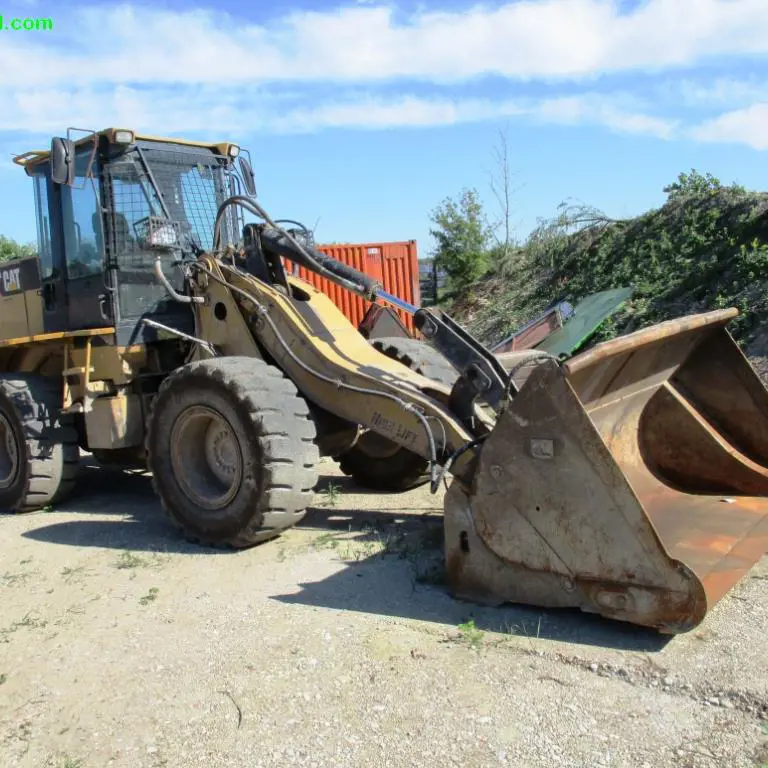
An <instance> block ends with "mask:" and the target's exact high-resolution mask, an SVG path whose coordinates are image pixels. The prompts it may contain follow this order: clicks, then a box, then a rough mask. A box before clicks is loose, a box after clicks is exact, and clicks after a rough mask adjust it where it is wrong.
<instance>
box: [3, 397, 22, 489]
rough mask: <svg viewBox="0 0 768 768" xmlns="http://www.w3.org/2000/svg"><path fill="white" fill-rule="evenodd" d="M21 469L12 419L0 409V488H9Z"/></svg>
mask: <svg viewBox="0 0 768 768" xmlns="http://www.w3.org/2000/svg"><path fill="white" fill-rule="evenodd" d="M18 471H19V444H18V442H17V440H16V435H15V433H14V431H13V427H12V426H11V421H10V419H9V418H8V416H6V415H5V414H4V413H3V412H2V411H0V488H8V486H10V485H11V484H12V483H13V481H14V480H15V479H16V475H17V473H18Z"/></svg>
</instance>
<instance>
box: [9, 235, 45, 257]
mask: <svg viewBox="0 0 768 768" xmlns="http://www.w3.org/2000/svg"><path fill="white" fill-rule="evenodd" d="M36 254H37V248H36V247H35V246H34V245H32V244H26V245H23V244H22V243H17V242H16V241H15V240H11V238H10V237H5V236H4V235H0V262H1V261H10V260H11V259H22V258H24V257H25V256H35V255H36Z"/></svg>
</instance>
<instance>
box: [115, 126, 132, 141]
mask: <svg viewBox="0 0 768 768" xmlns="http://www.w3.org/2000/svg"><path fill="white" fill-rule="evenodd" d="M112 140H113V141H114V142H115V144H133V142H134V140H135V136H134V133H133V131H125V130H122V129H121V130H118V131H115V133H114V135H113V137H112Z"/></svg>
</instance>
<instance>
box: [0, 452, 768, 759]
mask: <svg viewBox="0 0 768 768" xmlns="http://www.w3.org/2000/svg"><path fill="white" fill-rule="evenodd" d="M86 463H87V462H86ZM323 473H324V475H325V477H324V480H323V484H322V485H321V486H320V492H319V493H318V494H317V503H316V506H315V507H314V508H313V509H312V511H311V512H310V513H309V515H308V516H307V518H306V519H305V521H304V522H303V523H302V524H301V526H299V527H297V528H296V529H294V530H292V531H290V532H288V533H287V534H285V535H284V536H282V537H281V538H280V539H277V540H275V541H272V542H269V543H267V544H264V545H262V546H259V547H256V548H254V549H252V550H250V551H246V552H239V553H225V552H215V551H210V550H206V549H203V548H200V547H195V546H192V545H189V544H186V543H184V542H182V541H180V540H179V538H178V537H177V535H176V533H175V532H174V531H173V530H172V529H171V528H170V527H169V526H168V525H167V524H166V523H165V521H164V520H163V517H162V515H161V513H160V509H159V505H158V503H157V501H156V500H155V498H154V496H153V495H152V491H151V488H150V483H149V478H148V477H147V476H146V475H136V476H130V475H128V474H127V473H121V472H118V471H116V470H106V469H100V468H97V467H95V466H93V465H89V466H86V467H85V468H84V470H83V482H82V488H83V490H82V492H81V495H80V496H79V497H77V498H75V499H73V500H72V501H70V502H69V503H68V504H66V505H64V506H62V507H61V508H59V509H57V510H55V511H48V512H42V513H38V514H34V515H28V516H18V517H5V518H3V519H2V520H0V596H1V598H2V603H3V610H2V616H1V617H0V766H2V768H16V766H18V767H19V768H27V766H29V767H30V768H32V767H34V768H41V767H42V766H51V767H52V768H65V767H66V768H74V767H75V766H80V768H93V767H95V766H120V767H123V766H125V767H126V768H128V767H130V768H159V767H160V766H172V767H174V768H175V767H176V766H178V767H179V768H181V767H183V768H187V767H189V768H193V767H195V766H201V767H202V766H205V767H206V768H213V767H218V766H222V768H230V767H232V768H234V767H235V766H237V768H250V767H251V766H253V767H255V766H264V768H267V767H269V768H273V767H275V768H279V767H280V766H292V765H301V766H317V767H318V768H319V767H320V766H354V767H355V768H358V767H359V768H364V767H366V766H392V767H393V768H401V767H404V766H419V767H421V766H454V765H456V766H500V765H501V766H504V765H507V766H546V767H547V768H551V766H590V767H591V766H632V767H633V768H643V767H648V768H651V767H652V768H659V767H660V766H683V767H685V768H698V767H701V768H710V767H712V768H714V766H718V768H720V767H722V766H734V767H741V766H743V767H744V768H753V767H755V766H756V767H757V768H762V766H763V765H764V764H768V663H766V662H767V661H768V645H766V636H767V635H768V595H767V594H766V585H767V584H768V558H764V559H763V560H762V562H761V563H759V564H758V565H757V566H756V567H755V569H754V570H753V571H752V572H751V573H750V574H749V575H748V576H747V577H746V578H745V579H744V580H743V581H742V582H741V583H740V584H739V585H738V586H737V587H736V588H735V589H734V590H733V591H732V592H731V593H730V595H729V596H728V597H727V598H726V599H724V600H723V601H722V602H721V603H719V604H718V605H717V606H716V607H715V609H714V610H713V611H712V613H711V614H710V616H709V617H708V618H707V620H706V622H705V623H704V624H703V625H702V626H701V627H699V628H698V629H697V630H696V631H694V632H691V633H689V634H686V635H681V636H677V637H674V638H672V639H669V638H666V639H665V638H662V637H661V636H659V635H657V634H656V633H652V632H647V631H644V630H642V629H639V628H637V627H632V626H625V625H622V624H619V623H616V622H609V621H606V620H602V619H599V618H595V617H589V616H586V615H583V614H581V613H579V612H571V611H560V612H558V611H541V610H534V609H523V608H519V607H509V608H503V609H498V608H497V609H489V608H479V607H477V606H474V605H472V604H467V603H462V602H458V601H455V600H453V599H451V598H450V596H448V595H447V594H446V593H445V591H444V589H443V587H442V586H441V585H440V565H441V563H442V557H441V552H440V545H441V537H442V518H441V515H440V511H441V509H442V496H441V495H437V496H430V495H429V493H428V491H426V490H424V489H419V490H417V491H412V492H410V493H408V494H403V495H400V496H381V495H378V494H366V493H364V492H361V491H360V490H359V489H357V488H355V487H354V486H353V485H352V484H350V483H349V482H348V481H347V480H346V478H343V477H341V476H339V473H338V470H337V468H336V466H335V465H334V464H333V463H331V462H324V464H323ZM329 485H330V486H331V490H330V492H329V491H328V487H329ZM470 621H472V622H474V624H468V623H467V622H470Z"/></svg>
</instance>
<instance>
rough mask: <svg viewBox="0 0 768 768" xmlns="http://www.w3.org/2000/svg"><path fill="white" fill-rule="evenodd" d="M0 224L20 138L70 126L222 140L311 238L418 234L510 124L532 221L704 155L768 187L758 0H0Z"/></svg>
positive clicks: (626, 191)
mask: <svg viewBox="0 0 768 768" xmlns="http://www.w3.org/2000/svg"><path fill="white" fill-rule="evenodd" d="M0 11H1V12H2V14H3V16H4V19H5V20H6V21H7V20H8V19H10V18H12V17H51V18H52V19H53V23H54V29H53V31H48V32H11V31H0V73H3V76H2V77H1V78H0V105H2V106H0V199H1V200H2V211H3V216H2V222H1V223H0V233H2V234H6V235H9V236H11V237H14V238H16V239H20V240H23V241H29V240H33V239H34V219H33V205H32V196H31V186H30V182H29V180H28V179H27V178H26V176H25V175H24V173H23V171H21V170H20V169H18V168H16V167H15V166H13V165H12V164H11V162H10V156H11V154H12V153H18V152H23V151H25V150H27V149H32V148H45V147H47V145H48V143H49V141H50V136H51V135H52V134H58V135H62V134H63V131H65V129H66V128H67V126H76V127H79V128H93V129H99V128H105V127H108V126H112V125H118V126H122V127H132V128H135V129H137V130H143V131H145V132H151V133H154V134H165V135H181V136H187V137H189V138H200V139H216V140H220V139H228V140H233V141H236V142H238V143H240V144H242V145H243V146H247V147H249V148H250V150H251V154H252V158H253V160H254V165H255V170H256V174H257V181H258V185H259V191H260V198H261V202H262V204H263V205H265V207H267V208H268V210H270V212H272V213H273V215H275V216H276V217H277V216H279V217H289V218H299V219H302V220H304V221H305V222H306V223H307V224H309V225H314V224H315V222H317V221H318V220H319V224H318V229H317V237H318V240H319V241H321V242H323V241H330V240H335V241H350V242H360V241H366V242H370V241H382V240H404V239H416V240H418V242H419V251H420V255H422V256H425V255H428V254H429V252H430V249H431V247H432V242H431V239H430V237H429V220H428V217H429V213H430V211H431V210H432V209H433V208H434V207H435V206H436V205H437V204H438V203H439V202H440V201H441V200H442V199H443V198H444V197H445V196H449V195H450V196H458V194H459V193H460V191H461V189H462V187H465V186H473V187H475V188H477V190H478V191H479V192H480V194H481V196H482V198H483V200H484V202H485V203H486V208H487V212H488V214H489V216H491V217H493V216H495V215H496V214H497V210H496V209H495V207H494V206H495V200H494V197H493V195H492V193H491V190H490V187H489V177H488V174H489V172H490V171H493V170H495V168H496V165H495V163H494V160H493V149H494V143H495V142H496V141H497V139H498V132H499V130H500V129H505V130H506V132H507V136H508V146H509V164H510V171H511V173H512V182H511V183H512V187H513V189H514V194H513V198H512V207H513V210H512V221H513V224H514V226H515V230H516V234H517V236H518V237H520V238H523V237H524V236H525V235H526V234H527V233H528V232H529V231H530V229H531V228H532V227H533V226H534V225H535V223H536V220H537V217H540V216H549V215H552V214H553V213H554V212H555V209H556V206H557V205H558V203H560V202H561V201H563V200H565V199H570V200H578V201H582V202H585V203H589V204H592V205H595V206H597V207H599V208H601V209H603V210H604V211H606V212H607V213H608V214H610V215H615V216H629V215H634V214H637V213H640V212H641V211H643V210H645V209H647V208H649V207H652V206H655V205H658V204H659V203H660V202H661V201H662V200H663V192H662V188H663V187H664V185H665V184H667V183H669V182H671V181H673V180H674V179H675V177H676V176H677V174H678V173H679V172H680V171H687V170H690V169H691V168H697V169H698V170H700V171H702V172H706V171H709V172H711V173H714V174H715V175H717V176H719V177H720V178H721V179H722V180H723V181H725V182H730V181H739V182H741V183H742V184H745V185H746V186H748V187H752V188H762V189H764V188H766V187H767V186H768V58H767V57H766V54H768V0H631V1H630V0H517V1H515V2H502V1H500V0H497V1H496V2H487V3H483V4H470V3H466V2H460V1H459V0H443V2H431V1H430V2H413V1H412V0H408V2H391V3H384V2H378V0H365V1H363V0H358V1H357V2H355V0H349V1H347V2H344V1H342V2H328V1H327V0H323V2H317V0H313V1H312V2H310V0H293V1H291V0H289V1H287V2H282V3H264V2H244V1H243V0H224V2H221V1H219V2H216V3H213V2H211V1H210V0H165V1H164V2H162V1H160V2H152V3H124V4H114V3H110V4H102V3H98V2H80V3H71V2H61V1H59V2H57V3H55V4H54V3H52V2H50V1H49V2H43V0H23V1H20V0H4V3H3V6H2V8H0Z"/></svg>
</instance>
